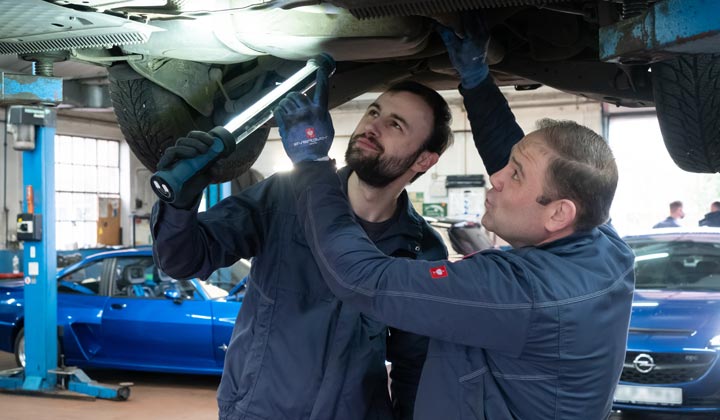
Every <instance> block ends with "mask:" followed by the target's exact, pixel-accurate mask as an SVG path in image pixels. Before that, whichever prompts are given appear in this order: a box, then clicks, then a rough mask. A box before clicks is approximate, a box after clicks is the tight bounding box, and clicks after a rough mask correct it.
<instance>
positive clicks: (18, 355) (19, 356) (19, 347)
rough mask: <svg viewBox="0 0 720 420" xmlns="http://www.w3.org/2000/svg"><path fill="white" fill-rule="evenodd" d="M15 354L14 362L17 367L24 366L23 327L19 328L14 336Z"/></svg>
mask: <svg viewBox="0 0 720 420" xmlns="http://www.w3.org/2000/svg"><path fill="white" fill-rule="evenodd" d="M13 353H14V354H15V364H16V365H17V366H18V367H21V368H24V367H25V328H20V331H18V334H17V336H15V345H14V347H13Z"/></svg>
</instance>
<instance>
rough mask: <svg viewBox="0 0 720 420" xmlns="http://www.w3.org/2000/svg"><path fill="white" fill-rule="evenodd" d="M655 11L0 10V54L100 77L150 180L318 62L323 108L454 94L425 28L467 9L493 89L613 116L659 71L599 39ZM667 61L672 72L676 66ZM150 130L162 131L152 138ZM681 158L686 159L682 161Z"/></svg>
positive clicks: (384, 7)
mask: <svg viewBox="0 0 720 420" xmlns="http://www.w3.org/2000/svg"><path fill="white" fill-rule="evenodd" d="M654 3H655V2H654V1H647V0H446V1H432V0H425V1H424V0H414V1H413V0H407V1H403V2H400V3H398V2H391V1H387V0H370V1H353V0H331V1H326V2H308V1H306V0H285V1H282V0H278V1H248V0H225V1H204V0H185V1H179V0H135V1H124V2H109V1H102V0H97V1H92V0H90V1H75V0H54V1H43V0H27V1H24V2H22V4H21V3H19V2H14V1H12V0H0V4H2V6H3V9H4V10H5V17H4V18H0V20H2V21H7V23H12V22H15V23H14V24H13V25H6V26H4V28H5V29H4V30H3V35H2V36H0V53H5V54H9V53H13V54H18V55H19V56H21V57H23V58H25V59H27V60H31V61H36V62H38V63H40V65H42V64H43V63H48V62H50V63H51V62H53V61H61V60H77V61H82V62H86V63H92V64H95V65H98V66H104V67H107V68H108V69H109V73H110V90H111V95H112V100H113V105H114V107H115V111H116V114H117V115H118V121H119V123H120V125H121V128H122V129H123V132H124V134H125V137H126V138H127V139H128V142H129V144H130V147H131V149H132V150H133V151H134V152H135V154H136V156H138V158H139V159H140V160H141V161H142V162H143V164H144V165H145V166H147V167H148V168H149V169H151V170H154V169H155V164H156V163H157V161H158V159H159V156H160V155H161V154H162V152H163V151H164V149H165V148H166V147H168V146H169V145H170V144H172V142H173V141H174V139H175V138H177V137H178V136H180V135H182V134H185V133H186V132H187V131H188V130H189V129H197V128H199V129H206V130H207V129H209V128H212V127H213V126H216V125H222V124H224V123H225V122H226V121H227V120H228V119H229V118H230V117H231V116H232V115H234V114H237V113H238V112H240V111H242V110H243V109H245V108H246V107H247V106H249V105H250V104H252V103H253V102H254V101H255V100H257V99H258V98H259V97H261V96H262V95H263V94H264V93H265V92H267V91H268V90H269V89H271V88H272V87H273V86H274V85H275V84H276V83H278V82H280V81H282V80H284V79H285V78H287V77H288V76H289V75H290V74H292V73H293V72H294V71H295V70H297V69H298V68H299V67H300V66H301V65H302V63H303V61H304V60H306V59H307V58H309V57H312V56H314V55H317V54H319V53H321V52H325V53H329V54H330V55H332V56H333V57H334V58H335V59H336V61H337V62H338V66H337V72H336V74H335V76H334V77H333V81H332V88H331V93H330V102H331V106H337V105H340V104H342V103H344V102H346V101H348V100H350V99H352V98H354V97H356V96H358V95H359V94H362V93H364V92H368V91H381V90H383V89H384V88H386V87H387V86H389V85H390V84H392V83H394V82H398V81H401V80H406V79H412V80H415V81H418V82H421V83H424V84H426V85H429V86H431V87H433V88H435V89H439V90H448V89H456V88H457V86H458V78H457V74H456V72H455V70H454V69H453V67H452V65H451V63H450V61H449V58H448V56H447V54H446V52H445V48H444V45H443V43H442V41H441V40H440V39H439V37H438V36H437V34H436V32H435V30H434V25H436V22H437V21H440V22H443V23H444V24H446V25H448V26H451V27H453V28H455V29H456V30H458V31H461V30H462V28H461V26H460V24H459V19H458V16H459V13H468V12H470V11H482V13H483V19H484V21H485V23H486V25H487V26H488V28H490V30H491V34H492V38H491V42H490V44H489V50H488V63H489V64H490V66H491V70H492V74H493V77H494V79H495V81H496V83H498V84H499V85H512V86H516V88H517V89H524V90H528V89H534V88H536V87H539V86H541V85H547V86H550V87H553V88H556V89H559V90H562V91H565V92H569V93H572V94H576V95H580V96H583V97H587V98H591V99H595V100H598V101H604V102H609V103H612V104H615V105H618V106H630V107H647V106H653V105H654V104H655V98H656V97H657V96H658V93H657V90H658V89H660V90H663V91H664V88H663V87H660V88H658V85H659V83H658V82H655V83H653V78H654V75H653V73H651V71H650V69H651V68H653V67H654V66H656V65H659V64H662V63H659V64H654V63H651V61H652V60H640V59H638V60H631V61H629V60H626V61H622V60H620V62H614V63H609V62H603V61H600V59H599V58H598V57H599V41H598V30H599V28H601V27H603V26H605V25H610V24H613V23H616V22H621V21H623V20H627V19H632V18H633V17H634V16H636V15H639V14H641V13H643V12H644V11H646V10H647V9H648V8H649V7H652V5H653V4H654ZM716 62H717V60H716V58H714V56H712V57H711V58H710V62H709V63H707V64H702V63H696V62H693V63H691V65H692V66H698V65H704V66H706V67H709V68H710V69H711V70H712V72H714V71H715V69H716V67H717V66H716V64H717V63H716ZM674 65H675V67H673V68H671V69H670V71H671V75H672V74H674V73H677V72H678V71H680V70H678V68H679V66H681V65H682V63H680V64H674ZM693 68H694V67H693ZM660 70H662V69H658V72H657V73H658V74H660ZM655 79H657V77H655ZM697 83H700V84H704V83H707V82H706V81H698V82H696V84H697ZM148 101H151V102H153V103H152V104H149V105H148ZM137 103H143V109H135V108H134V105H133V104H137ZM665 103H667V101H665ZM668 112H675V111H668ZM659 113H660V114H661V116H660V117H661V125H662V119H663V117H662V114H663V113H662V112H659ZM167 114H174V115H175V116H169V115H167ZM690 117H693V116H692V115H690V116H688V118H690ZM151 121H154V122H155V124H154V125H156V126H157V125H159V126H160V128H157V129H153V130H148V129H147V126H148V125H149V123H150V122H151ZM182 121H191V122H192V124H188V123H187V122H185V123H183V122H182ZM666 121H669V120H667V119H666ZM672 124H673V127H671V128H672V129H674V131H676V133H670V134H668V133H669V132H670V131H672V130H671V129H664V130H663V132H664V135H665V138H666V142H668V137H669V136H670V137H671V140H670V142H672V143H674V144H675V146H671V145H668V148H669V150H670V151H671V155H673V158H674V159H675V160H676V162H677V163H678V165H680V166H681V167H683V169H687V170H691V171H697V172H715V171H716V170H718V169H720V161H718V160H720V157H718V156H715V157H714V158H712V157H711V156H714V155H713V154H712V153H708V152H707V149H708V147H707V145H708V144H709V145H710V146H712V147H715V144H716V143H717V140H718V135H717V130H718V128H717V126H716V125H712V124H710V123H708V124H710V127H709V128H710V133H709V134H707V135H702V136H701V137H700V138H699V139H698V140H697V141H696V143H697V142H700V144H701V146H702V149H703V150H702V151H698V150H699V149H698V147H697V145H695V144H693V145H689V146H688V145H686V144H685V142H686V141H685V140H684V139H677V137H679V134H678V133H677V132H678V130H677V129H678V128H680V127H682V126H683V125H684V124H685V123H679V122H675V123H672ZM666 125H667V124H666ZM713 130H714V131H713ZM700 131H702V130H700ZM705 131H708V130H705ZM266 136H267V129H261V130H259V132H258V134H257V135H256V136H255V137H257V139H255V140H253V139H252V138H251V139H250V141H245V142H243V146H242V147H240V150H238V151H236V152H235V155H236V156H231V158H230V159H228V160H227V163H226V164H222V163H221V164H220V165H218V168H216V169H215V170H214V171H215V176H214V178H215V180H216V181H225V180H228V179H232V178H235V177H237V176H238V175H240V174H241V173H243V172H245V171H246V170H247V169H248V168H249V167H250V165H252V163H253V162H254V160H255V159H256V158H257V155H258V154H259V153H260V151H261V150H262V146H263V145H264V141H265V138H266ZM679 142H680V143H682V144H680V145H679V146H677V143H679ZM245 143H247V144H245ZM676 146H677V147H676ZM674 148H675V149H678V150H677V151H676V152H673V149H674ZM689 148H692V149H693V150H694V152H693V153H694V154H688V149H689ZM688 156H690V157H688ZM712 159H715V161H713V160H712Z"/></svg>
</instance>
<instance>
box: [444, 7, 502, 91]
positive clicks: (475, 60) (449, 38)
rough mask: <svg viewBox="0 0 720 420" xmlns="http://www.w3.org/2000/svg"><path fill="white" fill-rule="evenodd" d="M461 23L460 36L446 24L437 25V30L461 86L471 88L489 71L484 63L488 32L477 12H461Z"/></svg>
mask: <svg viewBox="0 0 720 420" xmlns="http://www.w3.org/2000/svg"><path fill="white" fill-rule="evenodd" d="M462 23H463V27H464V32H465V33H464V36H463V37H462V38H461V37H459V36H458V35H457V34H455V32H454V31H453V30H452V29H450V28H448V27H446V26H442V25H438V27H437V31H438V33H439V34H440V37H441V38H442V40H443V42H444V43H445V47H446V48H447V51H448V55H449V56H450V61H451V62H452V64H453V66H454V67H455V70H457V71H458V73H460V82H461V83H462V86H463V87H464V88H465V89H472V88H474V87H476V86H478V85H479V84H480V83H482V82H483V81H484V80H485V79H486V78H487V77H488V74H489V73H490V68H489V67H488V65H487V63H485V58H486V56H487V47H488V43H489V41H490V32H489V31H488V29H487V25H486V24H485V21H484V20H483V19H482V17H481V16H479V15H477V14H473V13H468V14H463V17H462Z"/></svg>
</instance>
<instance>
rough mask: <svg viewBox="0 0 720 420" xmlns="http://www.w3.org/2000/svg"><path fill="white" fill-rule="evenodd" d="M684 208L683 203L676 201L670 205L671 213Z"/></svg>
mask: <svg viewBox="0 0 720 420" xmlns="http://www.w3.org/2000/svg"><path fill="white" fill-rule="evenodd" d="M682 206H683V204H682V201H680V200H676V201H673V202H672V203H670V212H671V213H672V212H674V211H675V210H677V209H679V208H681V207H682Z"/></svg>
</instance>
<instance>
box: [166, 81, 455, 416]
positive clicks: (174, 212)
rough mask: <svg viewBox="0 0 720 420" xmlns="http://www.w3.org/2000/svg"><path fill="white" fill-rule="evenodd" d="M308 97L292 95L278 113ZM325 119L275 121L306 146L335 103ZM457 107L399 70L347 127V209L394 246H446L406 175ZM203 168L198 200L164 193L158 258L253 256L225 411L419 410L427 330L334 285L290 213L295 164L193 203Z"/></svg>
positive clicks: (173, 263)
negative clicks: (169, 198)
mask: <svg viewBox="0 0 720 420" xmlns="http://www.w3.org/2000/svg"><path fill="white" fill-rule="evenodd" d="M327 83H328V82H327V75H326V74H319V75H318V84H317V87H316V95H315V96H316V99H317V100H318V101H320V102H316V103H314V104H313V105H312V106H313V107H314V108H316V109H324V110H327V89H328V86H327ZM306 99H307V98H306V97H305V96H304V95H300V94H294V95H291V96H290V97H288V99H285V100H283V101H282V102H281V104H280V106H281V108H278V109H277V110H276V113H282V112H287V110H290V109H293V108H295V107H297V106H298V105H297V104H296V101H299V100H306ZM323 118H325V119H324V120H322V121H316V122H315V125H314V126H315V129H314V130H306V129H305V128H310V127H303V131H302V133H299V132H296V131H295V129H294V128H286V127H284V126H283V125H280V127H279V128H280V132H281V133H282V135H283V136H285V137H287V136H288V131H290V132H291V133H292V134H293V135H297V136H300V138H301V140H302V141H303V142H305V144H308V145H309V147H312V144H313V143H314V142H317V141H318V140H319V139H332V138H333V135H334V129H333V127H332V125H331V123H330V117H329V114H327V113H325V114H324V115H323ZM286 120H288V121H289V117H288V118H287V119H286ZM450 120H451V115H450V110H449V107H448V105H447V103H446V102H445V100H444V99H443V98H442V97H441V96H440V95H439V94H438V93H437V92H435V91H434V90H432V89H429V88H427V87H425V86H423V85H419V84H417V83H412V82H401V83H399V84H396V85H394V86H392V87H391V88H390V89H389V90H388V91H386V92H385V93H383V94H382V95H380V97H378V98H377V99H376V100H375V101H374V102H373V103H372V104H371V105H370V106H369V107H368V109H367V111H366V112H365V115H364V116H363V117H362V119H361V120H360V122H359V124H358V126H357V128H356V129H355V132H354V133H353V135H352V137H351V139H350V142H349V145H348V148H347V151H346V155H345V159H346V161H347V162H348V167H346V168H343V169H341V170H339V171H338V172H337V174H335V175H334V176H335V177H336V178H337V180H338V184H339V185H341V188H342V190H343V194H347V196H348V197H349V200H350V203H351V206H352V209H353V213H354V215H353V217H354V218H355V219H356V220H357V221H358V222H359V223H360V224H361V225H362V226H363V229H364V232H366V234H367V235H368V236H369V237H370V238H371V240H372V241H373V243H374V245H375V246H377V248H378V249H380V250H381V252H383V253H384V254H386V255H391V256H393V257H398V258H403V259H426V260H436V259H443V258H447V249H446V248H445V245H444V244H443V242H442V239H441V238H440V236H439V235H438V234H437V233H436V232H435V231H433V230H432V229H431V228H430V227H429V226H428V224H427V223H426V222H425V220H424V219H423V218H422V217H421V216H420V215H418V214H417V213H416V212H415V210H414V209H413V206H412V204H411V203H410V201H409V200H408V195H407V193H406V192H405V190H404V188H405V186H406V185H407V184H408V183H410V182H411V181H412V180H414V179H415V178H417V177H418V176H420V175H421V174H422V173H424V172H425V171H427V170H428V169H430V168H431V167H432V166H433V165H434V164H435V163H436V162H437V160H438V157H439V156H440V155H441V154H442V153H443V152H444V151H445V149H446V148H447V147H448V146H449V144H450V143H451V142H452V131H451V129H450ZM212 141H213V139H212V136H210V135H208V134H207V133H203V132H191V133H189V134H188V136H187V137H186V138H181V139H179V140H178V141H177V143H176V145H175V146H173V147H170V148H168V150H167V151H166V152H165V154H164V155H163V157H162V159H161V160H160V162H159V164H158V169H164V168H170V167H172V166H173V165H174V164H175V163H176V162H178V161H179V160H182V159H192V158H194V157H196V156H198V155H200V154H203V153H205V152H206V151H207V150H208V149H209V145H211V144H212ZM231 143H232V144H234V142H231ZM208 181H209V175H208V174H207V173H201V174H200V175H199V177H198V178H196V179H195V180H193V181H192V183H193V186H194V187H195V193H196V194H194V195H192V197H193V200H192V201H190V202H187V203H178V204H176V207H173V205H169V204H167V203H165V202H162V201H158V202H157V204H156V205H155V207H154V208H153V216H152V234H153V238H154V239H155V242H154V245H153V250H154V255H155V258H156V262H157V264H158V266H159V267H160V268H161V269H162V270H163V271H164V272H165V273H167V274H169V275H171V276H173V277H175V278H179V279H184V278H190V277H200V278H207V277H208V276H209V275H210V274H211V273H213V272H214V271H215V270H216V269H218V268H220V267H227V266H230V265H232V264H233V263H234V262H235V261H237V260H238V259H240V258H251V257H252V258H253V260H252V268H251V273H250V276H249V281H248V289H247V292H246V294H245V296H244V299H243V302H242V308H241V310H240V313H239V315H238V317H237V320H236V322H235V329H234V331H233V335H232V339H231V342H230V345H229V347H228V349H227V354H226V355H225V366H224V370H223V375H222V380H221V383H220V387H219V389H218V395H217V398H218V405H219V417H220V419H227V420H230V419H272V420H280V419H293V420H295V419H316V420H320V419H322V420H324V419H343V420H353V419H357V420H363V419H373V420H374V419H382V420H385V419H393V418H395V419H407V420H409V419H412V417H413V412H412V410H413V406H414V401H415V394H416V391H417V384H418V382H419V380H420V373H421V369H422V365H423V362H424V361H425V354H426V352H427V338H426V337H421V336H418V335H415V334H410V333H407V332H404V331H401V330H398V329H390V331H389V336H388V328H387V327H386V325H385V324H383V323H380V322H377V321H375V320H374V319H372V318H371V317H368V316H365V315H364V314H362V313H361V312H360V311H359V310H357V309H356V308H355V307H352V306H349V305H345V304H343V303H342V302H341V301H340V300H338V299H337V298H336V297H335V296H334V295H333V294H332V292H331V291H330V289H328V287H327V285H326V284H325V282H324V281H323V279H322V276H321V274H320V271H319V268H318V266H317V264H316V262H315V261H314V260H313V256H312V254H311V253H310V249H309V247H308V244H307V243H306V241H305V235H304V233H303V230H302V223H300V222H301V220H299V219H298V218H297V215H296V210H295V197H294V195H293V192H292V185H293V183H294V182H295V173H294V172H290V173H279V174H275V175H273V176H271V177H269V178H268V179H266V180H264V181H262V182H260V183H258V184H256V185H254V186H252V187H250V188H248V189H246V190H244V191H243V192H241V193H240V194H238V195H236V196H232V197H228V198H226V199H224V200H222V201H221V202H220V203H218V204H217V205H215V206H213V207H212V208H210V209H209V210H207V211H206V212H203V213H199V214H198V211H197V210H198V206H199V202H200V197H201V193H202V190H203V188H205V186H206V185H207V184H208ZM386 346H387V350H386ZM386 358H387V360H389V361H390V362H392V370H391V372H390V377H391V379H392V384H391V388H392V401H391V400H390V398H389V396H388V377H387V371H386V367H385V360H386Z"/></svg>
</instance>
